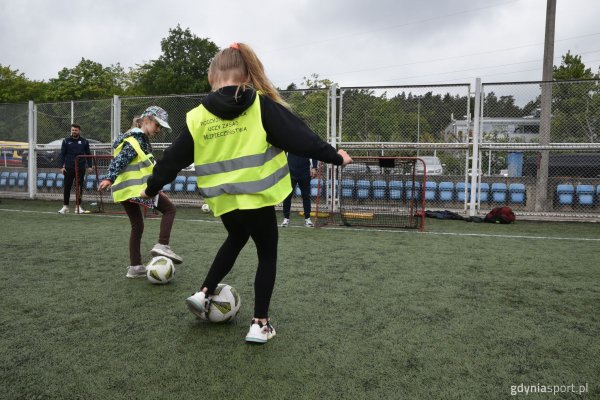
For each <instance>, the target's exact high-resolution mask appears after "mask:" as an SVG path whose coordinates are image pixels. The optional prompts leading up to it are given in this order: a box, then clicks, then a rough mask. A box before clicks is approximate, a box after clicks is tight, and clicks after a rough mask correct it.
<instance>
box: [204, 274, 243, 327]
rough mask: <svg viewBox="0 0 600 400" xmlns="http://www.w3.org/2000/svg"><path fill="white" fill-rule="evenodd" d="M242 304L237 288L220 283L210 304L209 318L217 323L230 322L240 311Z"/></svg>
mask: <svg viewBox="0 0 600 400" xmlns="http://www.w3.org/2000/svg"><path fill="white" fill-rule="evenodd" d="M240 305H241V300H240V295H239V294H238V292H237V290H235V289H234V288H233V287H231V286H229V285H226V284H224V283H219V285H217V288H216V289H215V294H214V295H213V296H212V298H211V301H210V305H209V306H208V313H207V318H208V320H209V321H210V322H213V323H216V324H220V323H223V322H229V321H231V320H232V319H233V318H235V317H236V315H237V314H238V312H240Z"/></svg>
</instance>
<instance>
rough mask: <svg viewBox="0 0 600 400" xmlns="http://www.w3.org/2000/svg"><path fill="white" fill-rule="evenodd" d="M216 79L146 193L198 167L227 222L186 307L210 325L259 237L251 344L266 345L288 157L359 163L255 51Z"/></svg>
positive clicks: (216, 72)
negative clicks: (308, 118) (284, 91)
mask: <svg viewBox="0 0 600 400" xmlns="http://www.w3.org/2000/svg"><path fill="white" fill-rule="evenodd" d="M208 81H209V83H210V85H211V88H212V91H211V93H210V94H209V95H208V96H206V97H205V98H204V99H203V100H202V104H201V105H200V106H198V107H197V108H195V109H193V110H191V111H190V112H188V114H187V119H186V122H187V124H186V125H184V128H183V130H182V132H181V133H180V134H179V136H178V137H177V138H176V139H175V141H174V142H173V143H172V144H171V146H170V147H169V148H168V149H166V150H165V151H164V153H163V157H162V159H161V160H159V161H158V163H157V164H156V166H155V167H154V170H153V172H152V176H151V177H149V178H148V181H147V186H146V190H145V191H143V192H142V193H141V195H142V197H144V196H146V197H148V196H154V195H156V193H158V192H159V190H160V189H161V188H162V187H163V185H164V184H166V183H167V182H171V181H172V180H173V179H174V178H175V176H176V175H177V173H178V172H179V171H180V170H182V169H183V168H185V167H187V166H188V165H190V164H191V163H194V164H195V168H196V171H197V174H198V188H199V190H200V193H201V194H202V195H203V196H204V198H205V201H207V202H208V203H209V205H210V206H211V209H212V210H213V212H214V214H215V215H216V216H220V217H221V221H222V222H223V225H224V226H225V229H226V230H227V238H226V239H225V242H224V243H223V245H222V246H221V248H220V249H219V251H218V252H217V255H216V256H215V258H214V261H213V263H212V265H211V267H210V270H209V271H208V274H207V276H206V278H205V280H204V282H203V283H202V285H201V286H200V290H199V291H198V292H196V293H194V294H193V295H192V296H190V297H188V298H187V299H186V304H187V306H188V308H189V309H190V311H191V312H192V313H193V314H194V315H196V316H197V317H199V318H201V319H206V313H207V311H208V308H209V306H210V300H211V296H212V295H213V294H214V291H215V289H216V287H217V284H218V283H220V282H221V279H223V278H224V277H225V276H226V275H227V274H228V273H229V271H230V270H231V268H233V265H234V263H235V261H236V259H237V256H238V254H239V253H240V251H241V250H242V249H243V248H244V246H245V245H246V243H247V242H248V239H250V238H252V240H253V241H254V243H255V245H256V251H257V255H258V267H257V271H256V275H255V278H254V318H253V319H252V322H251V324H250V330H249V331H248V334H247V335H246V341H247V342H252V343H266V342H267V340H268V339H271V338H272V337H274V336H275V329H273V326H272V325H271V323H270V321H269V304H270V301H271V295H272V293H273V288H274V286H275V276H276V270H277V242H278V229H277V216H276V213H275V205H276V204H279V203H281V202H282V201H283V200H284V199H285V198H286V197H287V195H288V194H289V193H290V191H291V186H290V181H289V179H290V178H289V170H288V167H287V161H286V157H285V155H284V154H282V153H281V152H282V150H283V151H288V152H290V153H293V154H296V155H298V156H301V157H309V158H315V159H318V160H321V161H324V162H328V163H333V164H336V165H346V164H349V163H351V162H352V158H350V156H349V155H348V154H347V153H346V152H345V151H344V150H336V149H335V148H334V147H332V146H331V145H329V144H328V143H326V142H324V141H323V140H321V139H320V138H319V137H318V136H317V135H316V134H315V133H314V132H312V131H311V130H310V128H309V127H308V126H307V125H306V124H305V123H304V122H302V120H300V119H299V118H298V117H297V116H295V115H294V114H292V113H291V112H290V110H289V109H288V106H287V104H286V103H285V101H284V100H283V99H282V98H281V96H280V94H279V92H278V91H277V89H275V87H274V86H273V85H272V84H271V82H270V81H269V80H268V79H267V77H266V75H265V72H264V68H263V65H262V63H261V62H260V60H259V59H258V57H257V56H256V54H255V53H254V51H253V50H252V48H250V47H249V46H248V45H246V44H243V43H234V44H232V45H231V46H230V47H229V48H225V49H223V50H221V51H220V52H219V53H217V55H216V56H215V57H214V58H213V60H212V62H211V65H210V67H209V70H208ZM253 150H254V151H253ZM281 164H282V165H281ZM273 171H274V172H273ZM240 177H244V178H250V179H249V180H248V179H242V178H240ZM205 182H207V183H206V184H205ZM208 183H212V184H208Z"/></svg>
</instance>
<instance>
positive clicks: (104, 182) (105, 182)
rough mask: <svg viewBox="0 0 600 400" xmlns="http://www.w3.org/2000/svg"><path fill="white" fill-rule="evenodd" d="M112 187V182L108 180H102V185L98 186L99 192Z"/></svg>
mask: <svg viewBox="0 0 600 400" xmlns="http://www.w3.org/2000/svg"><path fill="white" fill-rule="evenodd" d="M111 186H112V182H111V181H110V180H108V179H102V181H101V182H100V184H99V185H98V191H100V192H101V191H103V190H104V189H108V188H110V187H111Z"/></svg>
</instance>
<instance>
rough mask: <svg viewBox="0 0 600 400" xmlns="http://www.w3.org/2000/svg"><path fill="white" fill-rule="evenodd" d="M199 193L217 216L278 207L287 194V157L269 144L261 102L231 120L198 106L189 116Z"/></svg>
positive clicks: (289, 190)
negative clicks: (262, 117)
mask: <svg viewBox="0 0 600 400" xmlns="http://www.w3.org/2000/svg"><path fill="white" fill-rule="evenodd" d="M187 125H188V128H189V130H190V132H191V134H192V138H193V140H194V164H195V166H196V167H195V171H196V179H197V182H198V188H199V191H200V193H201V195H202V196H203V197H204V199H205V201H206V202H207V203H208V204H209V206H210V207H211V209H212V210H213V213H214V215H215V216H219V215H222V214H224V213H226V212H229V211H232V210H235V209H241V210H244V209H255V208H260V207H266V206H270V205H275V204H279V203H281V202H282V201H283V200H284V199H285V198H286V197H287V195H288V194H289V193H290V192H291V190H292V187H291V183H290V175H289V170H288V166H287V157H286V155H285V153H284V152H283V151H282V150H281V149H279V148H277V147H274V146H271V145H270V144H269V143H268V142H267V133H266V131H265V130H264V127H263V126H262V120H261V114H260V99H259V94H257V96H256V99H255V100H254V103H253V104H252V105H251V106H250V107H249V108H248V109H247V110H246V111H244V112H243V113H242V114H241V115H240V116H238V117H237V118H235V119H233V120H224V119H221V118H219V117H217V116H215V115H214V114H212V113H210V112H209V111H208V110H206V109H205V108H204V106H202V105H200V106H198V107H196V108H195V109H193V110H191V111H190V112H188V114H187Z"/></svg>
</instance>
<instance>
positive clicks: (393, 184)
mask: <svg viewBox="0 0 600 400" xmlns="http://www.w3.org/2000/svg"><path fill="white" fill-rule="evenodd" d="M388 196H389V197H390V200H402V181H390V183H389V184H388Z"/></svg>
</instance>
